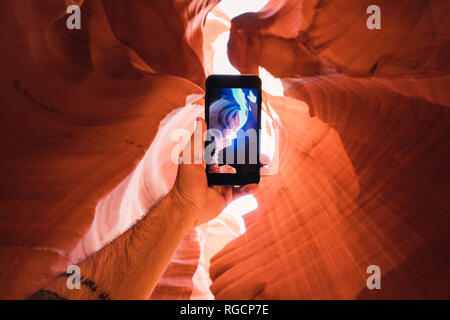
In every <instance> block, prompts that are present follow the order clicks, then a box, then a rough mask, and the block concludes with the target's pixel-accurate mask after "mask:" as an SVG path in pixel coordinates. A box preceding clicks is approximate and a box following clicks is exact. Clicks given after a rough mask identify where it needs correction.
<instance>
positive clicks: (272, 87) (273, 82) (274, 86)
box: [258, 67, 284, 97]
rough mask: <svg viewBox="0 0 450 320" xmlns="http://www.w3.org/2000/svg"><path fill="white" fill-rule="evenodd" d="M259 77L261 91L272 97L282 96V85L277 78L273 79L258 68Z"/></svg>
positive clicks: (266, 72) (262, 69)
mask: <svg viewBox="0 0 450 320" xmlns="http://www.w3.org/2000/svg"><path fill="white" fill-rule="evenodd" d="M258 71H259V77H260V78H261V81H262V89H263V90H264V91H265V92H267V93H268V94H270V95H272V96H278V97H282V96H284V89H283V84H282V83H281V80H280V79H279V78H275V77H274V76H272V75H271V74H270V72H269V71H267V70H266V69H264V68H263V67H259V68H258Z"/></svg>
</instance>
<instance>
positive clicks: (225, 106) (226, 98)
mask: <svg viewBox="0 0 450 320" xmlns="http://www.w3.org/2000/svg"><path fill="white" fill-rule="evenodd" d="M257 99H258V89H256V88H211V89H210V91H209V119H208V120H209V122H208V124H209V125H208V134H207V143H206V145H205V160H206V163H207V172H208V173H224V174H242V175H247V174H254V173H255V172H253V171H256V172H257V170H259V167H258V149H257V146H258V132H257V130H258V101H257Z"/></svg>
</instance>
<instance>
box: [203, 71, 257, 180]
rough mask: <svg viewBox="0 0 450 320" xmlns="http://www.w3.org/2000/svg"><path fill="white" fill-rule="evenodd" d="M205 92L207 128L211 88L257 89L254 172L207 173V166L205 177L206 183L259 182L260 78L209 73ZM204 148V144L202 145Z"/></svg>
mask: <svg viewBox="0 0 450 320" xmlns="http://www.w3.org/2000/svg"><path fill="white" fill-rule="evenodd" d="M205 87H206V94H205V120H206V125H207V128H208V129H209V105H210V101H209V100H210V98H209V95H210V92H209V90H210V89H211V88H244V89H257V90H258V117H257V119H258V123H257V127H258V130H257V153H258V154H257V161H258V162H257V164H255V166H257V167H258V170H256V172H257V173H256V174H254V175H253V174H235V173H208V171H207V168H206V169H205V171H206V177H207V179H208V185H233V186H243V185H247V184H251V183H259V181H260V178H261V177H260V174H259V168H260V167H261V164H260V162H259V156H260V149H261V134H260V131H261V101H262V95H261V79H260V78H259V77H258V76H257V75H220V74H215V75H210V76H209V77H208V78H207V79H206V82H205ZM203 148H205V146H203Z"/></svg>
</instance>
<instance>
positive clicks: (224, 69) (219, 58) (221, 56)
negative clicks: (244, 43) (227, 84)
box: [212, 31, 239, 74]
mask: <svg viewBox="0 0 450 320" xmlns="http://www.w3.org/2000/svg"><path fill="white" fill-rule="evenodd" d="M229 38H230V32H229V31H227V32H224V33H222V34H221V35H219V36H218V37H217V39H216V41H214V43H213V45H212V47H213V50H214V59H213V70H214V73H216V74H239V71H237V70H236V69H235V68H234V67H233V66H232V65H231V63H230V60H228V54H227V45H228V39H229Z"/></svg>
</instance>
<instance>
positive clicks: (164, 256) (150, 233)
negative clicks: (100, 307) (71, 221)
mask: <svg viewBox="0 0 450 320" xmlns="http://www.w3.org/2000/svg"><path fill="white" fill-rule="evenodd" d="M193 226H194V219H193V215H192V214H191V213H190V212H189V211H188V210H184V211H183V210H182V209H181V208H179V207H177V205H176V201H173V200H172V197H171V194H169V195H167V196H166V197H165V198H164V199H162V200H161V201H160V203H159V204H157V205H156V206H155V207H153V208H152V209H151V210H150V212H149V213H148V214H147V215H146V216H145V217H144V218H143V219H142V220H140V221H139V222H137V223H136V224H135V225H134V226H133V227H131V228H130V229H128V230H127V231H126V232H124V233H123V234H122V235H121V236H119V237H118V238H116V239H115V240H113V241H112V242H110V243H109V244H108V245H106V246H105V247H104V248H102V249H101V250H99V251H97V252H96V253H94V254H93V255H91V256H90V257H88V258H86V259H85V260H83V261H82V262H80V263H79V264H78V266H79V267H80V270H81V276H82V279H81V289H68V287H67V277H64V276H59V277H57V278H56V279H55V280H53V281H52V282H50V283H49V284H48V285H46V286H45V287H44V288H42V290H41V291H38V292H37V293H36V294H34V295H33V296H32V297H33V298H40V297H44V296H45V295H46V294H50V295H55V297H57V296H60V297H62V298H66V299H108V298H110V299H147V298H149V297H150V295H151V292H152V291H153V288H154V287H155V285H156V283H157V282H158V279H159V278H160V276H161V274H162V273H163V272H164V270H165V268H166V266H167V264H168V263H169V261H170V259H171V257H172V255H173V253H174V252H175V249H176V247H177V246H178V244H179V243H180V241H181V240H182V239H183V238H184V236H185V235H186V234H187V233H188V232H189V231H190V230H191V229H192V228H193Z"/></svg>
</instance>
